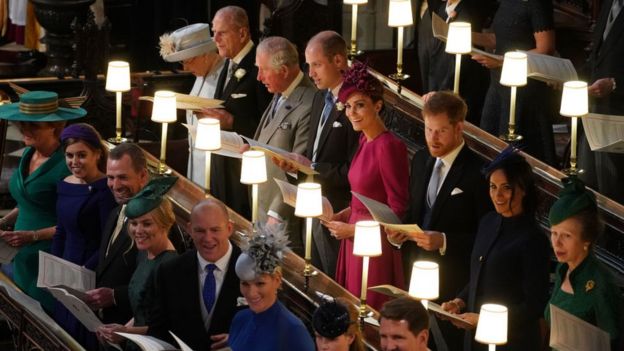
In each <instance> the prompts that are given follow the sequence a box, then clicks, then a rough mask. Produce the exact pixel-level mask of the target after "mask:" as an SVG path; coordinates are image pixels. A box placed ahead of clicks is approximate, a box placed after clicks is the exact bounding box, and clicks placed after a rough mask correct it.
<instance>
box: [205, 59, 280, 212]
mask: <svg viewBox="0 0 624 351" xmlns="http://www.w3.org/2000/svg"><path fill="white" fill-rule="evenodd" d="M255 60H256V50H255V47H254V48H253V49H251V51H249V53H248V54H247V55H245V57H243V59H242V60H241V62H240V64H239V65H238V68H237V70H244V71H245V75H243V76H242V77H241V78H240V79H238V78H236V77H234V76H233V77H232V78H231V79H230V80H229V81H228V83H227V85H225V80H226V78H227V72H228V66H229V65H230V64H232V63H231V60H228V61H226V64H225V65H223V69H222V70H221V74H220V75H219V80H218V81H217V87H216V92H215V98H216V99H221V100H224V103H223V106H224V107H225V109H226V110H227V111H228V112H229V113H231V114H232V116H234V126H233V129H234V131H235V132H237V133H239V134H242V135H245V136H248V137H250V138H252V137H253V135H254V132H255V131H256V128H257V127H258V123H259V122H260V118H261V117H262V114H263V112H264V110H265V109H266V107H267V106H268V104H269V102H270V101H271V98H272V95H271V94H269V92H268V91H267V90H266V87H265V86H264V85H263V84H262V83H261V82H259V81H257V80H256V77H257V76H258V68H257V67H256V66H255ZM241 72H242V71H241ZM224 85H225V86H224ZM240 171H241V160H239V159H232V158H229V157H224V156H221V155H212V161H211V174H212V178H211V179H210V180H211V185H210V188H211V192H212V195H214V196H215V197H216V198H218V199H219V200H221V201H223V202H224V203H225V204H226V205H227V206H228V207H230V208H231V209H233V210H234V211H236V212H237V213H239V214H241V215H242V216H244V217H247V218H250V214H251V209H250V206H249V196H248V188H247V186H246V185H244V184H241V183H240Z"/></svg>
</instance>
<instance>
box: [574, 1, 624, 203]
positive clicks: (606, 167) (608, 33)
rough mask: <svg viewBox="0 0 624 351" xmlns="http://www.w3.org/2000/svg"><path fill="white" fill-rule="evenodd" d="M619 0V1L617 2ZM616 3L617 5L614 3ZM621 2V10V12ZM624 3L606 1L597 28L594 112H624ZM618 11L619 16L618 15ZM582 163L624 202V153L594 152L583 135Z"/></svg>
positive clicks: (591, 181)
mask: <svg viewBox="0 0 624 351" xmlns="http://www.w3.org/2000/svg"><path fill="white" fill-rule="evenodd" d="M617 1H619V3H618V4H616V2H617ZM614 4H615V6H614ZM618 6H619V8H620V11H619V12H618V13H617V14H615V13H614V12H617V7H618ZM622 7H624V5H623V4H622V1H621V0H607V1H604V2H602V9H601V11H600V16H599V17H598V21H597V22H596V26H595V29H594V38H593V41H592V52H591V54H590V56H589V61H588V68H589V74H590V78H589V82H593V83H592V84H591V85H590V86H589V88H588V90H589V94H590V96H592V97H593V98H594V99H593V103H592V106H591V112H594V113H601V114H607V115H616V116H622V115H624V65H622V61H623V60H624V35H623V34H624V11H621V9H622ZM614 15H615V16H614ZM579 149H580V150H579V164H580V167H581V168H583V169H584V170H585V173H583V174H581V178H582V179H583V180H584V181H585V182H586V183H587V184H588V185H590V186H591V187H593V188H594V189H596V190H598V191H599V192H600V193H602V194H604V195H606V196H608V197H610V198H612V199H613V200H616V201H618V202H619V203H622V204H624V187H623V186H622V180H621V179H622V177H624V154H622V153H614V152H593V151H591V150H590V148H589V144H588V143H587V139H586V138H585V136H584V135H583V136H582V137H581V142H580V146H579Z"/></svg>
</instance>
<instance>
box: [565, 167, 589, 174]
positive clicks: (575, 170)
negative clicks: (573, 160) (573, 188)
mask: <svg viewBox="0 0 624 351" xmlns="http://www.w3.org/2000/svg"><path fill="white" fill-rule="evenodd" d="M562 172H563V173H565V174H566V175H568V176H577V175H579V174H583V172H585V170H583V169H582V168H576V167H570V168H566V169H564V170H562Z"/></svg>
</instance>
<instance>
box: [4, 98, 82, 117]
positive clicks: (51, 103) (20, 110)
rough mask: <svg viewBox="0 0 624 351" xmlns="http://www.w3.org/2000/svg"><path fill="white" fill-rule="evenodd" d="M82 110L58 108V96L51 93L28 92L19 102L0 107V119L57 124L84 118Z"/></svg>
mask: <svg viewBox="0 0 624 351" xmlns="http://www.w3.org/2000/svg"><path fill="white" fill-rule="evenodd" d="M86 114H87V111H86V110H85V109H83V108H80V107H78V108H67V107H59V99H58V94H56V93H55V92H52V91H29V92H27V93H24V94H22V95H20V101H19V102H15V103H12V104H6V105H2V106H0V118H1V119H6V120H9V121H20V122H58V121H67V120H71V119H76V118H80V117H84V116H85V115H86Z"/></svg>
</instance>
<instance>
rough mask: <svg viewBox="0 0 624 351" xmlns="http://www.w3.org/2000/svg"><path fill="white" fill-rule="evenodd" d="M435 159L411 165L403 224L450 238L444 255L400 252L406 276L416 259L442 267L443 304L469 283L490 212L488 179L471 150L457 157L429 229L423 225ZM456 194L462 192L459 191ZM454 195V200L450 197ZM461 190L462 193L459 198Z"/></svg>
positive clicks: (409, 245) (420, 157)
mask: <svg viewBox="0 0 624 351" xmlns="http://www.w3.org/2000/svg"><path fill="white" fill-rule="evenodd" d="M434 164H435V158H434V157H431V155H430V154H429V151H428V150H427V149H423V150H420V151H419V152H417V153H416V154H415V155H414V157H413V159H412V169H411V173H410V174H411V177H410V201H409V206H408V209H407V215H406V218H405V221H404V222H405V223H417V224H418V225H420V226H421V227H422V229H424V230H436V231H440V232H444V233H445V234H446V240H447V242H446V243H447V246H446V254H445V255H444V256H441V255H440V253H439V252H438V251H437V250H435V251H430V252H428V251H425V250H422V249H420V248H418V247H417V246H416V244H415V243H414V242H412V241H409V242H406V243H405V244H404V245H403V246H402V250H403V263H404V266H403V268H404V270H405V272H406V274H407V275H408V276H406V281H408V280H409V274H410V272H411V271H412V264H413V262H414V261H415V260H416V259H427V260H432V261H435V262H437V263H438V264H439V265H440V301H448V300H450V299H452V298H454V297H456V296H457V294H458V293H459V291H460V290H461V289H462V288H463V287H464V286H465V285H466V283H467V282H468V277H469V262H470V253H471V251H472V245H473V242H474V238H475V235H476V233H477V228H478V225H479V220H480V219H481V217H482V216H483V215H484V214H485V213H487V212H489V211H490V210H491V209H492V203H491V201H490V200H489V198H488V187H487V183H486V181H485V177H484V176H483V175H481V168H482V166H483V161H482V160H481V159H479V157H478V156H477V155H476V154H475V153H474V152H472V151H471V150H470V149H469V148H468V146H467V145H464V147H463V148H462V150H461V151H460V152H459V154H458V155H457V158H456V159H455V161H454V162H453V165H452V166H451V169H450V170H449V172H448V174H447V175H446V178H445V179H444V183H443V184H442V187H441V188H440V191H439V193H438V196H437V198H436V201H435V204H434V205H433V208H432V209H431V219H430V222H429V225H428V226H425V225H423V220H424V214H425V207H426V206H427V205H426V195H427V187H428V185H429V178H431V173H432V170H433V166H434ZM455 189H458V190H455ZM454 190H455V192H456V194H455V195H451V193H452V192H453V191H454ZM460 190H461V193H457V192H458V191H460Z"/></svg>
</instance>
